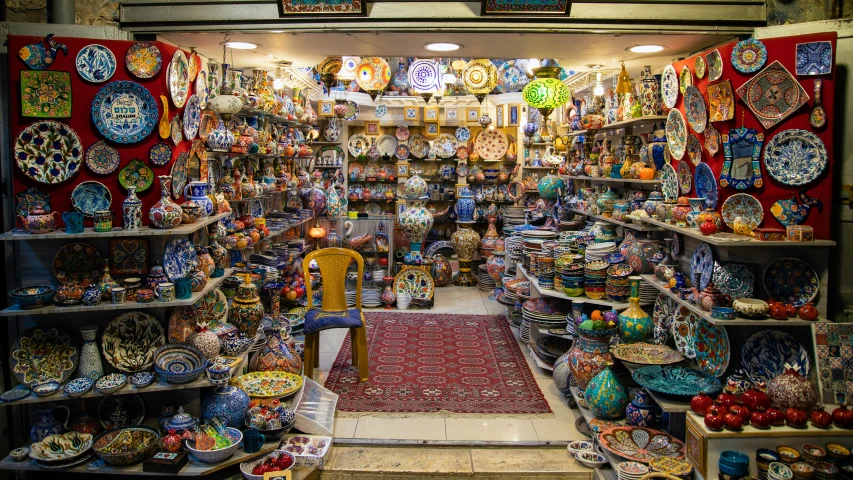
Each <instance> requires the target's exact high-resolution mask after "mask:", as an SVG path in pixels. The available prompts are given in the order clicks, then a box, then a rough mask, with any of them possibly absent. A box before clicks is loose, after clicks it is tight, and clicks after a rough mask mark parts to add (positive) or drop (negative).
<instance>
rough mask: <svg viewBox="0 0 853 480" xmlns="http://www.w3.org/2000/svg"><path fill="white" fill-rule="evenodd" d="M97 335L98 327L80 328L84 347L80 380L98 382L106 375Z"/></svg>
mask: <svg viewBox="0 0 853 480" xmlns="http://www.w3.org/2000/svg"><path fill="white" fill-rule="evenodd" d="M98 294H100V292H98ZM97 335H98V326H97V325H87V326H85V327H81V328H80V336H81V337H82V338H83V346H82V347H80V361H79V362H78V363H77V377H78V378H91V379H92V380H97V379H99V378H101V377H102V376H103V375H104V363H103V362H102V361H101V352H100V350H98V344H96V343H95V340H97Z"/></svg>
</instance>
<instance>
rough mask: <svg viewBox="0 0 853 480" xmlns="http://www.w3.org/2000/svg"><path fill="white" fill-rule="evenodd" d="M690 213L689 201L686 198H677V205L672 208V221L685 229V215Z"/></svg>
mask: <svg viewBox="0 0 853 480" xmlns="http://www.w3.org/2000/svg"><path fill="white" fill-rule="evenodd" d="M691 211H692V208H690V201H689V200H687V197H678V203H676V204H675V206H674V207H672V221H673V222H675V224H676V225H678V226H682V227H686V226H687V214H688V213H690V212H691Z"/></svg>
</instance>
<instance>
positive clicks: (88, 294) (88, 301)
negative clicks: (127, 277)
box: [83, 283, 101, 376]
mask: <svg viewBox="0 0 853 480" xmlns="http://www.w3.org/2000/svg"><path fill="white" fill-rule="evenodd" d="M100 304H101V291H100V290H98V286H97V285H95V284H94V283H92V284H89V286H88V287H86V290H85V291H84V292H83V305H88V306H90V307H91V306H93V305H100ZM99 376H100V375H99Z"/></svg>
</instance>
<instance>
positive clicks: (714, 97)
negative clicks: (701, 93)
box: [706, 80, 735, 122]
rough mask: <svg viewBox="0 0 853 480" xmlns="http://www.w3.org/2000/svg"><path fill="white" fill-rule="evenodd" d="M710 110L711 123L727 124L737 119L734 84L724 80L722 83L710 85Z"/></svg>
mask: <svg viewBox="0 0 853 480" xmlns="http://www.w3.org/2000/svg"><path fill="white" fill-rule="evenodd" d="M706 92H707V94H708V106H709V108H708V110H709V115H710V118H709V119H708V120H709V121H711V122H725V121H726V120H731V119H732V118H734V117H735V94H734V92H733V91H732V82H730V81H729V80H723V81H722V82H720V83H713V84H711V85H708V87H707V89H706Z"/></svg>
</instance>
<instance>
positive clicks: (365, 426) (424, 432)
mask: <svg viewBox="0 0 853 480" xmlns="http://www.w3.org/2000/svg"><path fill="white" fill-rule="evenodd" d="M376 310H379V309H376ZM394 311H396V312H400V313H419V312H422V311H418V310H409V311H399V310H394ZM429 312H430V313H452V314H466V315H504V314H505V313H506V307H504V306H503V305H501V304H499V303H497V302H496V301H494V300H490V299H489V294H488V292H482V291H480V290H478V289H476V288H473V287H469V288H463V287H456V286H447V287H442V288H438V289H436V294H435V307H434V308H433V309H431V310H429ZM345 336H346V333H345V332H344V331H341V332H338V331H331V332H325V333H323V334H321V335H320V368H319V369H318V370H315V371H314V379H315V380H317V381H318V382H320V384H323V383H324V382H325V381H326V376H327V374H328V371H329V368H330V367H331V365H332V362H334V360H335V357H336V356H337V353H338V351H339V350H340V348H341V344H342V343H343V341H344V337H345ZM520 348H521V349H522V352H523V353H525V356H526V358H527V364H528V366H529V367H530V371H531V372H532V373H533V376H534V377H535V378H536V381H537V383H538V384H539V388H540V390H542V394H543V395H544V396H545V399H546V400H547V401H548V404H549V405H550V407H551V410H552V411H553V412H554V417H553V418H537V419H525V418H517V419H514V418H494V419H487V418H462V417H453V418H446V419H445V418H377V417H372V416H363V417H359V418H336V419H335V437H336V438H363V439H393V440H484V441H515V442H530V441H534V442H535V441H564V440H575V439H578V438H582V437H581V436H580V434H579V433H578V432H577V430H576V429H575V418H576V416H577V415H580V413H579V412H577V411H576V410H570V409H569V408H568V407H567V406H566V399H565V397H563V394H561V393H560V391H559V390H557V387H555V386H554V382H553V381H552V380H551V372H548V371H546V370H542V369H540V368H539V367H537V366H536V365H535V364H534V363H533V362H532V360H531V359H530V358H529V357H528V356H527V353H528V351H527V347H525V346H524V345H520Z"/></svg>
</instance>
